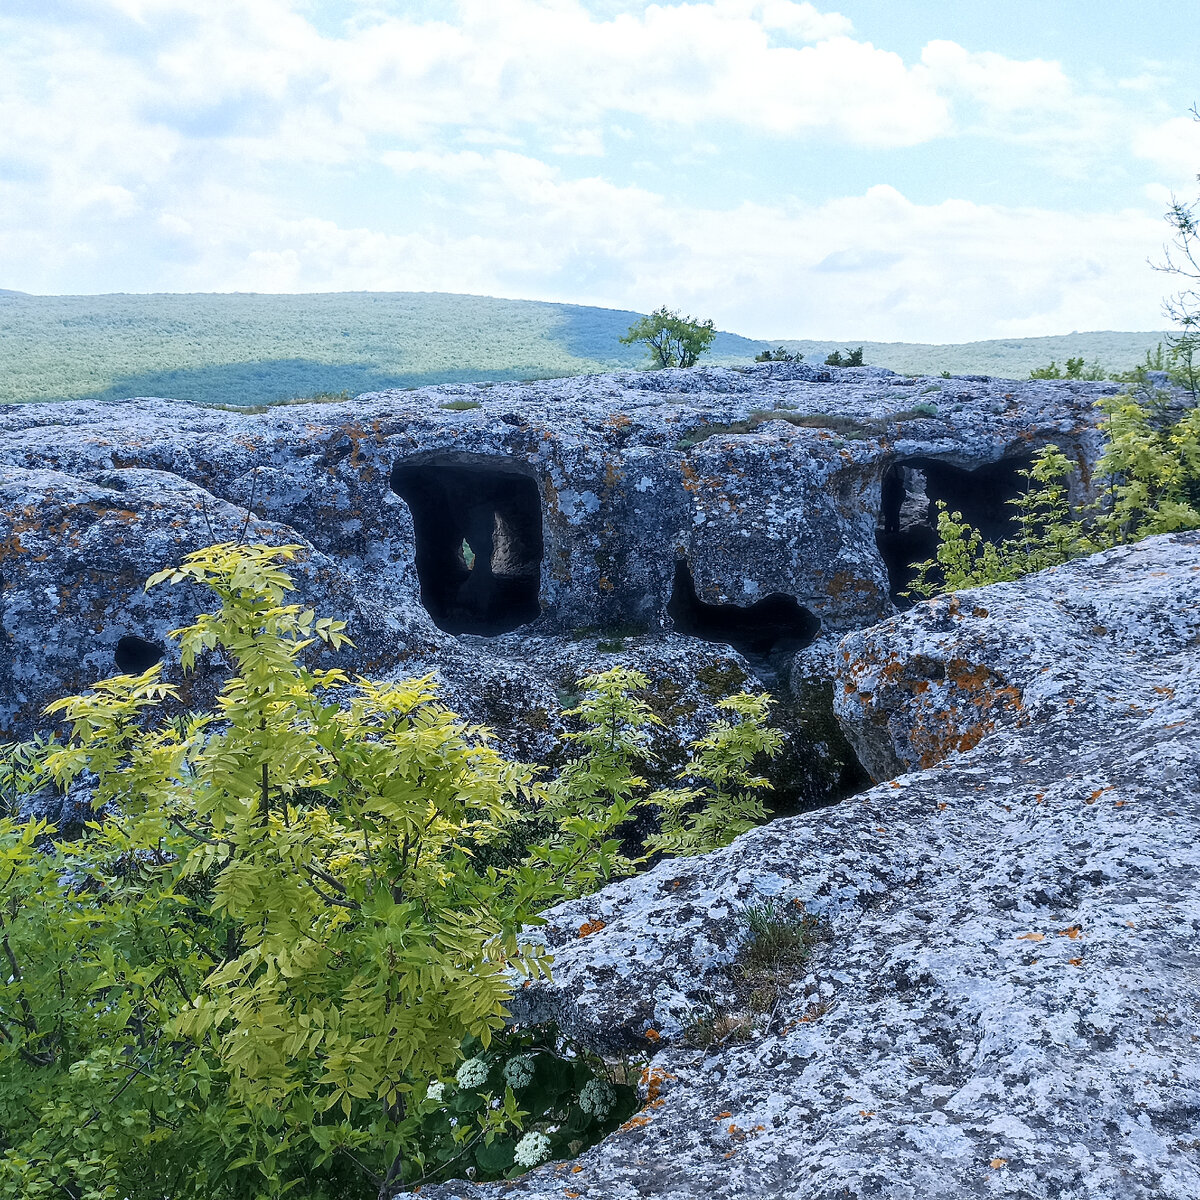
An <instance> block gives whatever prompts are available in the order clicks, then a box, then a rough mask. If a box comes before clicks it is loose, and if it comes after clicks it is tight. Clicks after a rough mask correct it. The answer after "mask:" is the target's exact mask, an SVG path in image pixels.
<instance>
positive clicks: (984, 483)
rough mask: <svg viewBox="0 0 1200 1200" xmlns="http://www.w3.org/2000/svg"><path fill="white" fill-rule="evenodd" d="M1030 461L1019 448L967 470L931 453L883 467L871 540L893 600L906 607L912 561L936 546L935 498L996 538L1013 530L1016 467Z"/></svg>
mask: <svg viewBox="0 0 1200 1200" xmlns="http://www.w3.org/2000/svg"><path fill="white" fill-rule="evenodd" d="M1032 461H1033V459H1032V456H1031V455H1028V454H1021V455H1014V456H1013V457H1012V458H1002V459H1000V460H999V461H998V462H994V463H986V464H985V465H984V466H982V467H976V468H975V469H974V470H968V469H966V468H964V467H956V466H953V465H952V464H950V463H947V462H940V461H938V460H937V459H934V458H905V459H901V460H899V461H898V462H895V463H893V464H892V465H891V466H890V467H888V469H887V472H886V473H885V474H884V477H883V482H882V486H881V504H880V513H879V523H878V525H877V526H876V530H875V544H876V545H877V546H878V547H879V553H880V556H881V557H882V558H883V561H884V564H885V565H886V567H887V572H888V581H889V593H890V595H891V598H892V603H893V604H895V605H896V606H897V607H899V608H909V607H911V605H912V601H911V600H909V599H907V598H906V597H905V596H904V595H903V593H904V592H906V591H907V590H908V588H909V587H910V586H911V584H912V582H913V580H914V579H916V577H917V572H916V571H915V570H914V568H913V564H914V563H919V562H923V561H924V560H925V559H928V558H932V557H933V556H934V554H935V553H936V552H937V545H938V537H937V502H938V501H939V500H941V501H943V502H944V503H945V505H946V508H947V509H948V510H949V511H950V512H960V513H962V515H963V518H964V519H965V520H967V521H968V522H970V524H972V525H973V526H975V528H976V529H978V530H979V531H980V533H982V534H983V536H984V538H986V539H987V540H988V541H989V542H1001V541H1003V540H1004V539H1005V538H1006V537H1011V536H1012V535H1013V533H1014V532H1015V531H1016V523H1015V518H1016V513H1015V512H1014V510H1013V507H1012V505H1011V504H1009V501H1010V500H1013V499H1015V498H1016V497H1017V496H1019V495H1020V494H1021V492H1022V491H1023V490H1024V486H1025V485H1024V481H1023V480H1022V479H1021V477H1020V472H1021V471H1025V470H1028V469H1029V466H1030V464H1031V463H1032Z"/></svg>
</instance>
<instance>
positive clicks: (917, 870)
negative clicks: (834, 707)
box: [420, 534, 1200, 1200]
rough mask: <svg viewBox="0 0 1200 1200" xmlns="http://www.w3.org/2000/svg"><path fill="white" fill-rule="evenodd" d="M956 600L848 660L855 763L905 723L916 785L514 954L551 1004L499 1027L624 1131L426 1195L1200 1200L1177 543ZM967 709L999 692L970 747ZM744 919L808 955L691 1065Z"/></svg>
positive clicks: (1199, 599) (1192, 736)
mask: <svg viewBox="0 0 1200 1200" xmlns="http://www.w3.org/2000/svg"><path fill="white" fill-rule="evenodd" d="M952 605H953V601H952V600H949V599H948V600H944V601H938V602H934V603H931V604H923V605H919V606H917V607H916V608H915V609H913V610H912V611H911V612H908V613H905V614H904V615H902V616H898V617H895V618H893V619H891V620H889V621H888V622H886V623H884V624H883V625H881V626H878V627H876V628H875V629H872V630H868V631H866V632H865V633H863V634H856V635H853V636H851V637H850V638H848V639H847V640H846V642H845V643H844V644H843V649H844V650H845V651H846V658H845V663H846V665H845V667H844V668H843V670H844V673H845V682H847V683H852V684H853V692H854V696H855V700H854V705H855V707H854V708H853V710H851V709H848V708H846V707H845V702H843V701H839V703H841V704H842V705H843V707H842V710H841V711H842V714H843V719H844V720H846V721H847V722H848V723H849V725H850V729H851V733H852V736H854V738H855V740H856V743H859V744H869V745H871V746H876V747H879V749H878V755H879V757H880V759H881V760H882V759H884V758H885V757H886V755H887V754H891V755H892V756H893V758H895V759H896V760H898V761H902V762H904V761H907V760H906V756H907V755H909V754H910V753H917V752H918V750H919V752H920V753H924V750H921V749H920V747H918V748H917V749H914V750H912V751H910V750H909V749H907V748H906V747H907V746H908V743H907V742H905V741H904V739H903V737H902V736H901V735H900V733H899V732H898V730H899V728H900V725H901V721H900V718H899V717H898V716H897V717H896V720H895V722H893V721H892V719H891V717H890V716H889V718H888V719H887V720H882V721H881V720H877V719H876V716H875V714H876V711H877V708H878V711H881V712H882V711H886V712H888V713H889V714H890V713H892V712H897V713H899V712H900V711H901V710H902V708H903V705H904V704H907V705H908V706H909V707H908V708H907V709H906V710H904V711H907V712H909V714H910V715H911V716H912V717H913V719H916V718H918V717H919V718H920V720H921V721H922V722H923V723H924V725H925V727H926V729H927V732H928V736H929V737H930V738H931V739H932V740H930V741H929V742H928V743H924V742H922V743H920V746H925V745H926V744H928V745H930V746H937V747H938V750H937V754H938V756H939V757H938V761H936V762H934V763H932V764H931V765H929V766H927V767H924V768H922V769H917V770H911V771H909V772H908V773H907V774H902V775H899V776H898V777H897V778H894V779H890V780H888V781H887V782H884V783H881V784H879V785H877V786H875V787H873V788H871V789H870V790H868V791H866V792H864V793H862V794H861V795H859V796H856V797H853V798H851V799H849V800H846V801H844V802H843V803H841V804H839V805H837V806H835V807H832V808H827V809H824V810H822V811H820V812H816V813H809V814H805V815H803V816H797V817H793V818H789V819H785V820H777V821H774V822H772V823H771V824H769V825H767V826H764V827H762V828H759V829H756V830H754V831H752V832H750V833H748V834H746V835H744V836H743V837H741V838H739V839H738V840H737V841H736V842H734V843H733V844H732V845H731V846H729V847H727V848H725V849H724V850H722V851H719V852H717V853H716V854H712V855H708V856H705V857H702V858H695V859H676V860H668V861H664V862H661V863H659V864H658V865H657V866H656V867H655V868H654V869H652V870H651V871H649V872H647V873H646V874H644V875H642V876H639V877H637V878H633V879H628V880H624V881H620V882H618V883H615V884H612V885H610V886H609V887H607V888H605V889H604V890H603V891H601V892H599V893H597V894H595V895H593V896H589V897H586V898H584V899H581V900H578V901H575V902H572V903H569V904H564V905H561V906H559V907H558V908H555V909H553V910H551V911H550V912H549V913H547V914H546V916H547V923H546V925H545V926H544V927H543V928H542V929H540V930H535V931H532V934H533V936H540V937H542V938H544V940H545V941H546V943H547V944H548V945H549V947H550V948H551V949H552V950H553V953H554V955H555V964H554V979H553V982H551V983H548V984H547V983H539V984H537V985H531V986H529V987H527V988H524V989H522V990H521V991H519V992H518V993H517V995H516V997H515V999H514V1003H513V1014H514V1018H515V1019H517V1020H535V1019H539V1020H540V1019H545V1018H553V1019H555V1020H557V1021H558V1022H559V1023H560V1025H561V1026H562V1027H563V1028H564V1029H565V1030H566V1031H567V1032H569V1033H570V1034H572V1035H573V1036H574V1037H576V1038H578V1039H580V1040H582V1041H583V1042H585V1043H586V1044H589V1045H591V1046H593V1047H595V1048H597V1049H599V1050H602V1051H604V1052H605V1053H607V1054H610V1055H615V1056H631V1057H635V1058H641V1059H643V1060H645V1061H647V1064H648V1069H647V1073H646V1075H645V1076H644V1078H645V1080H646V1082H647V1084H648V1090H647V1103H646V1107H645V1108H644V1109H643V1110H642V1111H641V1112H640V1113H639V1114H637V1116H636V1117H635V1118H634V1119H633V1120H631V1121H630V1122H628V1123H627V1125H626V1126H625V1127H624V1128H623V1129H621V1130H620V1131H618V1132H616V1133H614V1134H612V1135H611V1136H610V1137H608V1138H607V1139H606V1140H605V1141H603V1142H601V1143H600V1144H599V1145H597V1146H595V1147H594V1148H592V1149H591V1150H589V1151H587V1152H586V1153H584V1154H583V1155H582V1156H581V1157H580V1158H579V1159H578V1160H577V1161H576V1162H574V1163H570V1164H566V1163H556V1164H555V1163H552V1164H547V1165H545V1166H543V1167H541V1168H538V1169H537V1170H535V1171H533V1172H530V1173H529V1174H527V1175H525V1176H523V1177H521V1178H519V1179H517V1180H514V1181H511V1182H507V1183H503V1184H486V1185H476V1184H472V1183H469V1182H455V1183H449V1184H444V1185H439V1186H428V1185H427V1186H425V1187H423V1188H422V1189H421V1193H420V1195H421V1200H498V1198H499V1197H501V1196H504V1197H512V1198H516V1197H522V1198H528V1200H551V1198H553V1200H558V1198H559V1197H561V1196H563V1195H568V1196H579V1197H591V1198H601V1197H602V1198H603V1200H633V1198H635V1197H641V1196H655V1197H659V1198H662V1200H699V1198H704V1200H726V1198H729V1200H732V1198H734V1197H749V1196H753V1197H772V1198H778V1200H829V1198H832V1197H837V1198H844V1200H866V1198H868V1197H871V1198H873V1200H914V1198H916V1197H920V1198H921V1200H939V1198H944V1200H961V1198H962V1197H965V1196H980V1197H982V1196H1014V1197H1016V1196H1019V1197H1029V1198H1038V1200H1043V1198H1044V1200H1152V1198H1153V1200H1194V1197H1195V1196H1196V1195H1198V1194H1200V1032H1198V1031H1200V886H1198V885H1200V803H1198V799H1197V779H1198V778H1200V534H1185V535H1173V536H1168V537H1161V538H1155V539H1152V540H1150V541H1147V542H1144V543H1142V544H1140V545H1138V546H1133V547H1126V548H1122V549H1119V550H1113V551H1109V552H1107V553H1105V554H1102V555H1098V556H1096V557H1095V558H1091V559H1088V560H1084V561H1081V562H1078V563H1072V564H1070V565H1068V566H1066V567H1062V568H1058V569H1056V570H1053V571H1049V572H1044V573H1042V574H1041V575H1038V576H1035V577H1032V578H1030V579H1027V580H1023V581H1019V582H1017V583H1013V584H1004V585H997V586H994V587H991V588H981V589H976V590H975V591H973V592H971V593H969V594H964V595H963V596H960V597H959V598H958V607H957V609H954V608H953V607H952ZM976 608H978V609H981V610H982V609H986V610H987V615H986V616H985V615H981V614H977V613H975V612H973V610H974V609H976ZM1101 629H1103V631H1104V632H1101ZM932 659H936V661H939V662H942V663H944V664H945V665H946V671H945V679H944V680H941V681H938V680H936V679H935V681H934V682H937V683H938V684H939V686H943V687H944V688H945V689H946V691H945V692H944V694H943V695H942V696H939V697H932V698H930V699H929V700H928V704H926V697H927V696H928V695H929V690H932V685H931V689H929V690H922V689H921V688H920V687H918V686H915V685H916V684H917V683H919V682H920V681H922V680H923V679H924V680H928V679H929V678H930V676H929V672H928V671H926V668H925V667H924V666H923V665H922V663H923V662H924V661H926V660H932ZM951 663H961V667H955V668H954V670H953V671H952V670H951V669H950V664H951ZM881 664H885V665H886V666H887V668H888V669H887V670H884V667H883V665H881ZM922 671H925V674H924V675H922V674H921V672H922ZM968 677H969V678H970V679H975V678H977V679H980V680H983V681H984V682H983V683H981V684H980V685H979V687H978V689H976V688H975V685H974V684H973V683H970V682H969V678H968ZM964 680H968V682H967V683H966V684H965V685H964ZM898 681H900V682H898ZM904 681H911V682H912V683H913V686H911V687H909V686H907V685H906V683H905V682H904ZM843 686H844V685H843ZM985 687H987V688H993V689H995V690H996V691H998V692H1000V691H1002V690H1003V689H1008V688H1012V689H1015V695H1012V696H1011V698H1007V697H1008V694H1007V693H1006V695H1005V697H1002V698H1001V699H999V700H997V701H995V703H994V704H992V705H991V707H989V708H987V713H988V714H990V715H989V716H988V718H987V719H988V720H990V721H991V722H992V723H991V726H990V728H988V729H986V730H984V731H983V732H982V733H981V734H980V736H979V737H978V738H975V737H971V738H968V739H967V744H963V742H962V733H961V729H962V725H961V719H962V713H963V711H964V710H965V709H970V710H971V711H973V712H974V711H977V710H976V707H975V705H974V699H975V698H977V697H978V696H979V695H981V694H983V689H984V688H985ZM951 688H958V689H960V690H961V691H964V695H963V697H961V698H960V697H958V695H957V693H954V692H952V691H950V690H949V689H951ZM964 688H965V690H964ZM897 689H898V690H897ZM876 691H877V692H878V695H879V696H880V697H881V698H880V700H879V701H878V705H876V702H875V700H874V697H875V695H876ZM893 692H894V693H895V694H893ZM844 694H845V695H849V693H848V692H846V693H844ZM883 697H887V699H886V702H885V700H884V699H883ZM904 697H907V699H904ZM887 706H891V707H887ZM887 747H890V750H889V749H887ZM881 773H882V772H881ZM764 900H772V901H773V902H774V903H776V905H778V906H782V907H784V908H785V909H786V908H788V907H792V906H798V905H802V906H803V907H804V908H805V909H806V910H807V911H808V912H809V913H811V914H814V915H816V916H818V917H820V918H821V919H822V920H823V921H824V922H825V928H826V938H825V940H824V941H823V942H822V943H821V944H820V945H819V946H818V948H817V950H816V952H815V953H814V955H813V957H812V959H811V960H810V962H809V964H808V966H807V968H806V971H807V975H806V976H805V977H804V978H799V977H798V978H797V979H796V981H795V983H794V985H793V986H792V987H791V988H790V989H789V990H787V992H786V993H785V996H784V999H783V1002H782V1004H781V1005H780V1006H779V1007H778V1009H777V1010H776V1011H775V1012H774V1013H772V1014H771V1015H770V1017H769V1018H766V1017H763V1018H760V1019H759V1021H758V1026H757V1029H756V1031H755V1032H754V1034H753V1035H752V1036H751V1037H750V1040H747V1041H744V1042H740V1043H725V1044H723V1045H714V1046H710V1047H709V1048H707V1049H701V1048H699V1047H697V1046H695V1045H693V1044H691V1039H692V1038H694V1028H695V1025H696V1019H697V1015H698V1014H703V1013H704V1012H706V1011H709V1010H711V1008H712V1007H713V1005H716V1006H718V1007H719V1006H720V1005H722V1004H727V1003H731V1002H733V997H732V994H731V992H730V989H729V986H728V975H727V972H726V967H727V966H728V964H729V963H731V962H732V961H734V960H735V959H736V957H737V955H738V954H739V951H740V949H741V947H742V946H743V945H744V943H745V942H746V939H747V926H746V921H745V917H744V913H745V910H746V909H747V908H748V907H749V906H752V905H756V904H760V903H762V902H763V901H764Z"/></svg>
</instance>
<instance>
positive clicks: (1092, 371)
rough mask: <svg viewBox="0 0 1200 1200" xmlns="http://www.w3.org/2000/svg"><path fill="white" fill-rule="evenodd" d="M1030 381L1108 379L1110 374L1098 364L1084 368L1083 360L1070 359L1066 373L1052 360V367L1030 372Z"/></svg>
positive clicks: (1036, 368) (1035, 369)
mask: <svg viewBox="0 0 1200 1200" xmlns="http://www.w3.org/2000/svg"><path fill="white" fill-rule="evenodd" d="M1029 378H1030V379H1091V380H1097V379H1107V378H1109V376H1108V373H1107V372H1105V370H1104V368H1103V367H1101V366H1100V365H1099V364H1098V363H1093V364H1092V365H1091V366H1090V367H1088V368H1086V369H1085V368H1084V365H1083V359H1082V357H1080V358H1068V359H1067V367H1066V370H1065V371H1062V370H1060V369H1059V366H1058V363H1057V362H1055V361H1054V360H1053V359H1051V360H1050V365H1049V366H1046V367H1034V369H1033V370H1032V371H1030V372H1029Z"/></svg>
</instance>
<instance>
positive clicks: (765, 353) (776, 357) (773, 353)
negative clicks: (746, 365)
mask: <svg viewBox="0 0 1200 1200" xmlns="http://www.w3.org/2000/svg"><path fill="white" fill-rule="evenodd" d="M754 361H755V362H790V363H796V362H803V361H804V355H803V354H801V353H800V351H799V350H796V351H789V350H786V349H785V348H784V347H783V346H780V347H779V349H778V350H770V349H768V350H762V351H760V352H759V353H758V354H756V355H755V356H754Z"/></svg>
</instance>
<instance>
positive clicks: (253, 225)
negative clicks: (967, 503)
mask: <svg viewBox="0 0 1200 1200" xmlns="http://www.w3.org/2000/svg"><path fill="white" fill-rule="evenodd" d="M1197 62H1200V4H1197V0H1171V2H1165V0H1145V2H1143V3H1140V4H1139V5H1137V6H1136V7H1135V6H1131V5H1129V4H1127V3H1123V4H1118V3H1116V2H1115V0H1090V2H1088V3H1083V2H1081V0H1036V2H1035V0H1009V2H1008V3H1007V4H1006V5H1004V6H1000V5H994V4H982V3H965V2H963V0H911V2H906V3H900V2H898V0H848V2H847V3H843V4H840V5H837V6H832V5H831V6H825V5H819V4H817V5H814V4H811V3H800V2H796V0H690V2H687V3H684V2H675V0H661V2H660V3H656V4H650V3H644V2H642V0H461V2H454V0H438V2H435V0H3V3H2V4H0V287H8V288H15V289H19V290H23V291H30V292H38V293H91V292H114V291H126V292H151V291H175V292H183V291H260V292H307V291H348V290H417V291H453V292H474V293H480V294H486V295H496V296H513V297H523V298H527V299H538V300H561V301H570V302H575V303H583V304H600V305H606V306H612V307H620V308H633V309H638V310H642V311H647V310H649V309H651V308H655V307H657V306H658V305H660V304H663V303H666V304H668V305H670V306H672V307H676V308H681V309H683V310H685V311H688V312H691V313H694V314H696V315H698V316H711V317H713V318H714V319H715V320H716V322H717V324H718V325H719V326H720V327H722V328H726V329H732V330H735V331H737V332H740V333H745V334H747V335H750V336H757V337H831V338H842V337H845V338H850V337H858V338H870V339H881V340H907V341H964V340H969V339H975V338H987V337H1005V336H1031V335H1038V334H1051V333H1066V332H1070V331H1071V330H1073V329H1078V330H1084V329H1157V328H1162V327H1163V325H1164V320H1163V317H1162V315H1161V300H1162V297H1163V294H1164V293H1165V292H1167V291H1169V290H1171V283H1170V280H1169V279H1168V278H1167V277H1165V276H1163V275H1160V274H1156V273H1155V272H1154V271H1152V270H1151V269H1150V267H1149V266H1148V265H1147V262H1146V260H1147V258H1148V257H1149V258H1155V257H1158V256H1159V255H1160V251H1161V244H1162V242H1163V239H1164V235H1165V233H1166V226H1165V224H1164V223H1163V221H1162V213H1163V210H1164V209H1165V207H1166V204H1167V202H1168V200H1169V198H1170V196H1171V195H1172V193H1174V194H1177V195H1180V196H1183V197H1189V198H1190V197H1195V196H1196V195H1197V193H1198V192H1200V185H1198V184H1197V181H1196V174H1197V172H1198V171H1200V122H1196V121H1194V120H1192V119H1191V117H1190V115H1189V112H1188V110H1189V108H1190V107H1191V106H1192V104H1194V103H1195V102H1196V101H1198V100H1200V74H1198V73H1197V70H1196V65H1195V64H1196V63H1197Z"/></svg>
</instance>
